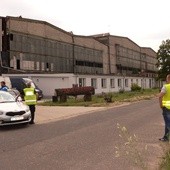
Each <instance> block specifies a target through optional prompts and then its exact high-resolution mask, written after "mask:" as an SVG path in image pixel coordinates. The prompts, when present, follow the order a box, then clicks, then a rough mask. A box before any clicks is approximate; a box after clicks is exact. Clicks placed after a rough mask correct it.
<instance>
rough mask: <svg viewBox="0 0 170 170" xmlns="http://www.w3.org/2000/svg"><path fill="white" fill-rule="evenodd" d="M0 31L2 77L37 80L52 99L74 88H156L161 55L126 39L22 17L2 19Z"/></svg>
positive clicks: (0, 71)
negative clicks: (60, 90) (59, 91)
mask: <svg viewBox="0 0 170 170" xmlns="http://www.w3.org/2000/svg"><path fill="white" fill-rule="evenodd" d="M0 30H1V31H0V52H1V53H0V75H3V76H5V75H10V76H12V75H14V76H22V77H29V78H32V79H33V80H34V81H35V83H37V84H38V85H39V86H40V87H41V86H42V87H41V88H42V90H43V91H45V92H46V93H47V95H48V94H51V95H52V93H53V91H54V89H55V88H59V87H72V86H73V85H74V84H78V85H79V86H87V85H91V86H94V87H95V89H96V92H97V93H101V92H115V91H119V90H120V89H123V90H130V87H131V84H132V83H137V84H138V85H139V86H141V87H142V88H152V87H155V86H156V82H155V76H156V73H157V68H156V66H155V64H156V62H157V60H156V52H155V51H154V50H152V49H151V48H149V47H140V46H139V45H137V44H136V43H135V42H133V41H132V40H130V39H129V38H127V37H121V36H113V35H110V34H109V33H105V34H98V35H92V36H82V35H74V34H73V33H72V32H67V31H64V30H62V29H61V28H58V27H56V26H54V25H52V24H50V23H48V22H44V21H38V20H32V19H25V18H22V17H0ZM63 74H65V76H64V75H63ZM69 76H70V77H69ZM47 80H48V81H47ZM40 82H41V83H40ZM49 82H50V83H49ZM53 83H55V84H53ZM47 84H48V85H47ZM52 84H53V85H52ZM49 90H50V93H49Z"/></svg>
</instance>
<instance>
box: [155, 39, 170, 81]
mask: <svg viewBox="0 0 170 170" xmlns="http://www.w3.org/2000/svg"><path fill="white" fill-rule="evenodd" d="M157 59H158V63H157V64H156V65H157V67H158V69H159V71H158V79H161V80H165V79H166V75H167V74H170V40H169V39H167V40H166V41H162V44H161V45H160V46H159V50H158V52H157Z"/></svg>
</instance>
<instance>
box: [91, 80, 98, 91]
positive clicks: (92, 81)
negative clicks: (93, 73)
mask: <svg viewBox="0 0 170 170" xmlns="http://www.w3.org/2000/svg"><path fill="white" fill-rule="evenodd" d="M91 86H92V87H94V88H95V89H97V79H95V78H92V79H91Z"/></svg>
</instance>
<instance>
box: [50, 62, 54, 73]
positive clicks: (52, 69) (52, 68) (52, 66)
mask: <svg viewBox="0 0 170 170" xmlns="http://www.w3.org/2000/svg"><path fill="white" fill-rule="evenodd" d="M51 71H54V63H51Z"/></svg>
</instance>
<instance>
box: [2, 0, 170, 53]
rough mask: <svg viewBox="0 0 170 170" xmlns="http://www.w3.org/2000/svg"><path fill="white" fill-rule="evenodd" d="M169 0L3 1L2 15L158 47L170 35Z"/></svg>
mask: <svg viewBox="0 0 170 170" xmlns="http://www.w3.org/2000/svg"><path fill="white" fill-rule="evenodd" d="M169 6H170V1H169V0H119V1H117V0H86V1H82V0H62V1H61V0H48V1H47V0H15V1H14V0H5V1H2V2H1V11H0V15H1V16H6V15H12V16H19V15H22V17H25V18H32V19H38V20H44V21H47V22H49V23H51V24H53V25H55V26H58V27H60V28H62V29H64V30H66V31H73V33H74V34H82V35H92V34H98V33H103V32H110V33H111V34H112V35H119V36H126V37H128V38H130V39H131V40H132V41H134V42H136V43H137V44H138V45H140V46H150V47H151V48H153V49H154V50H158V48H159V45H160V43H161V42H162V40H165V39H168V38H169V36H170V32H169V30H170V22H169V18H170V12H169Z"/></svg>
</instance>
